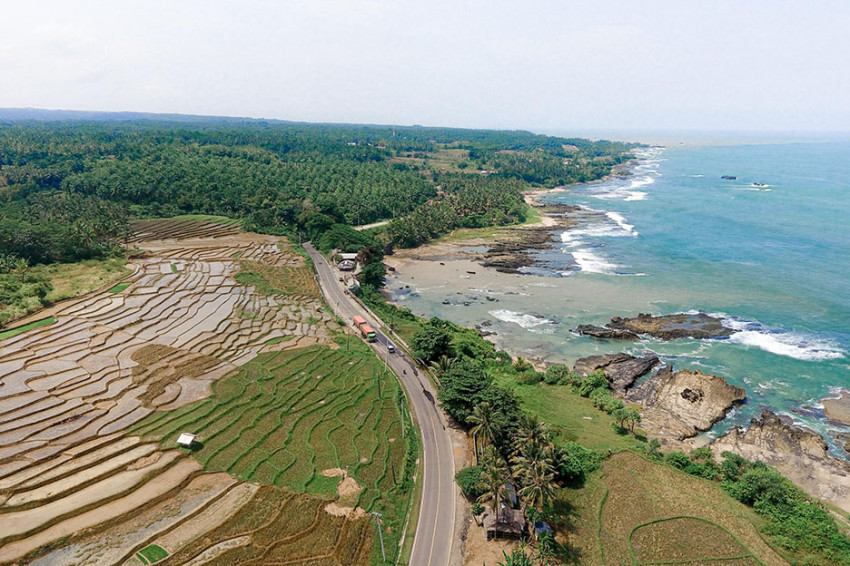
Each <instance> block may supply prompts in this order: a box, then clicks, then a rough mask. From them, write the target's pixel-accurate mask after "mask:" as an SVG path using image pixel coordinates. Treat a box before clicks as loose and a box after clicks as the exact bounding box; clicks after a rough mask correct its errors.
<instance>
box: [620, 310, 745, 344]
mask: <svg viewBox="0 0 850 566" xmlns="http://www.w3.org/2000/svg"><path fill="white" fill-rule="evenodd" d="M607 326H608V328H612V329H615V330H627V331H630V332H634V333H636V334H648V335H650V336H654V337H655V338H661V339H662V340H673V339H676V338H725V337H727V336H729V335H730V334H732V330H731V329H729V328H726V327H725V326H723V324H722V321H721V320H720V319H719V318H715V317H713V316H709V315H707V314H705V313H697V314H684V313H680V314H668V315H664V316H652V315H650V314H639V315H638V316H636V317H634V318H620V317H618V316H615V317H614V318H612V319H611V322H609V323H608V324H607Z"/></svg>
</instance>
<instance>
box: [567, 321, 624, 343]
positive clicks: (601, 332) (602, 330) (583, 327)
mask: <svg viewBox="0 0 850 566" xmlns="http://www.w3.org/2000/svg"><path fill="white" fill-rule="evenodd" d="M576 332H578V333H579V334H582V335H584V336H593V337H594V338H603V339H606V340H637V339H638V335H637V334H635V333H634V332H632V331H631V330H615V329H612V328H606V327H604V326H593V325H592V324H580V325H579V326H578V328H576Z"/></svg>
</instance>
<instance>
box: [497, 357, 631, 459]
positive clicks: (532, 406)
mask: <svg viewBox="0 0 850 566" xmlns="http://www.w3.org/2000/svg"><path fill="white" fill-rule="evenodd" d="M490 373H492V374H493V375H494V377H495V380H496V383H497V384H498V385H501V386H502V387H504V388H505V389H510V390H512V391H514V392H515V393H516V394H517V396H518V397H519V399H520V403H521V405H522V408H523V409H525V410H526V411H528V412H529V413H534V414H536V415H538V416H539V417H540V419H541V420H542V421H543V422H545V423H547V424H548V425H549V428H550V429H551V430H552V432H554V433H555V434H556V435H557V436H558V437H559V438H561V439H563V440H571V441H573V442H577V443H579V444H581V445H582V446H585V447H586V448H590V449H592V450H608V449H610V450H613V451H617V450H623V449H627V448H634V447H638V446H641V445H642V444H643V443H642V442H640V441H638V440H636V439H635V438H634V437H633V436H630V435H627V434H620V433H618V432H617V431H616V430H615V429H614V427H613V426H612V425H611V423H612V422H613V419H612V418H611V416H610V415H607V414H606V413H604V412H602V411H600V410H599V409H597V408H596V407H594V406H593V403H592V402H591V400H590V399H587V398H585V397H582V396H581V395H579V394H578V393H575V392H574V391H573V390H572V389H571V388H570V387H568V386H565V385H546V384H545V383H540V384H537V385H520V384H518V383H517V382H516V380H515V379H514V377H513V376H512V375H505V374H501V375H500V374H499V373H498V371H496V370H491V372H490Z"/></svg>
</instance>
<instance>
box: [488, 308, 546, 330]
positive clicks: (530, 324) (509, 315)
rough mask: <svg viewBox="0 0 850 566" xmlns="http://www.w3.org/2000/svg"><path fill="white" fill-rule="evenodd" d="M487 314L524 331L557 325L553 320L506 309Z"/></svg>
mask: <svg viewBox="0 0 850 566" xmlns="http://www.w3.org/2000/svg"><path fill="white" fill-rule="evenodd" d="M489 313H490V315H491V316H494V317H496V318H497V319H499V320H501V321H502V322H512V323H514V324H516V325H518V326H520V327H522V328H525V329H526V330H531V329H533V328H535V327H538V326H541V325H544V324H557V323H556V322H555V321H554V320H551V319H548V318H546V317H543V316H540V315H536V314H527V313H521V312H516V311H510V310H507V309H499V310H494V311H489Z"/></svg>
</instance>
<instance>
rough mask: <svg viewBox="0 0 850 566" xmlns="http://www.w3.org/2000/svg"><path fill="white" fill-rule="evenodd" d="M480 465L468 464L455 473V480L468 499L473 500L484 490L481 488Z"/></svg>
mask: <svg viewBox="0 0 850 566" xmlns="http://www.w3.org/2000/svg"><path fill="white" fill-rule="evenodd" d="M481 470H482V468H481V466H468V467H466V468H464V469H462V470H461V471H459V472H458V473H456V474H455V482H457V485H458V487H460V490H461V491H462V492H463V494H464V495H465V496H466V498H467V499H469V500H470V501H475V500H476V499H478V498H479V497H481V494H483V493H484V490H482V489H481Z"/></svg>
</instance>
